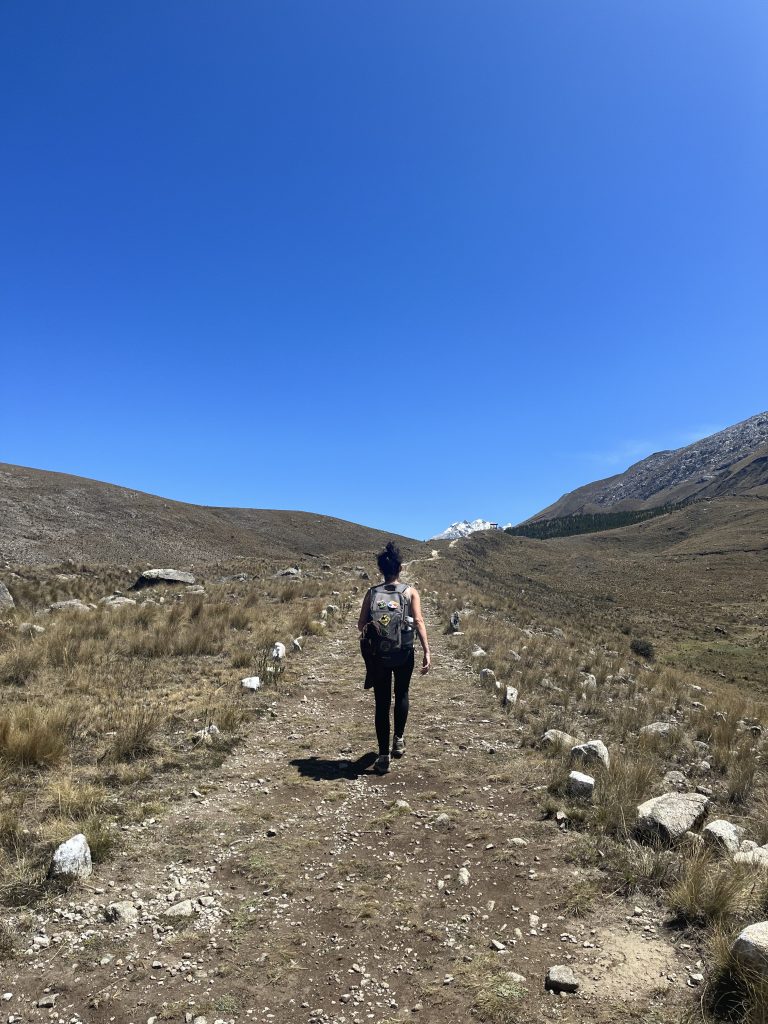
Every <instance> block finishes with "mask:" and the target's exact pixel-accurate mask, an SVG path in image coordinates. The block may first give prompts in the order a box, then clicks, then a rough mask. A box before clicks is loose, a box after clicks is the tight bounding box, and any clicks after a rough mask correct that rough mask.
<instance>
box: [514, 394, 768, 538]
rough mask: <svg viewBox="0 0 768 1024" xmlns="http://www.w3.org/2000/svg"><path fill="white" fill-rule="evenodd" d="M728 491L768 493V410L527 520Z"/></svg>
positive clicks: (661, 455) (650, 459)
mask: <svg viewBox="0 0 768 1024" xmlns="http://www.w3.org/2000/svg"><path fill="white" fill-rule="evenodd" d="M727 494H736V495H741V494H757V495H762V496H768V412H762V413H758V415H757V416H752V417H750V419H748V420H743V421H742V422H741V423H736V424H735V425H734V426H732V427H727V428H726V429H725V430H720V431H718V433H716V434H711V435H710V436H709V437H705V438H703V439H702V440H701V441H696V442H694V443H693V444H689V445H687V446H686V447H685V448H678V449H676V450H675V451H665V452H656V453H655V454H654V455H649V456H648V458H646V459H643V460H642V461H641V462H636V463H635V464H634V465H633V466H630V467H629V469H627V470H626V471H625V472H624V473H618V474H617V475H616V476H611V477H607V478H606V479H605V480H596V481H595V482H594V483H590V484H585V485H584V486H583V487H578V488H577V489H576V490H575V491H569V492H568V493H567V494H564V495H563V496H562V498H559V499H558V500H557V501H556V502H554V504H552V505H549V506H548V507H547V508H545V509H543V510H542V511H541V512H538V513H537V514H536V515H535V516H532V517H531V519H529V520H528V522H535V521H537V520H541V519H555V518H559V517H561V516H572V515H581V514H596V513H600V512H628V511H637V510H643V509H653V508H659V507H660V506H663V505H673V504H677V503H679V502H683V501H689V500H691V499H697V498H714V497H719V496H721V495H727Z"/></svg>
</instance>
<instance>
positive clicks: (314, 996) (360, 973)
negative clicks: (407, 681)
mask: <svg viewBox="0 0 768 1024" xmlns="http://www.w3.org/2000/svg"><path fill="white" fill-rule="evenodd" d="M430 612H431V609H430V607H429V604H428V602H427V608H426V615H427V623H428V626H429V628H430V638H431V641H432V646H433V654H434V663H435V668H434V672H433V674H431V675H430V676H428V677H426V678H422V677H421V676H418V675H415V676H414V680H413V684H412V701H411V717H410V720H409V724H408V729H407V731H406V736H407V740H408V748H407V754H406V757H405V758H404V759H403V760H402V761H400V762H395V764H394V768H393V771H392V772H391V774H390V775H388V776H385V777H383V778H379V777H378V776H376V775H374V774H372V772H371V765H372V763H373V760H374V757H375V743H374V735H373V698H372V694H371V693H370V692H365V691H363V689H362V671H361V669H362V662H361V660H360V658H359V652H358V648H357V642H356V629H355V620H356V610H353V611H352V612H351V613H350V614H349V616H348V619H347V621H345V622H344V623H343V624H342V625H341V626H340V627H339V628H337V629H335V630H333V631H329V633H328V635H326V636H323V637H322V638H319V639H318V640H316V641H313V642H312V645H310V647H309V649H308V650H307V651H305V653H304V654H302V655H299V656H297V657H296V658H294V659H292V662H291V667H290V668H289V672H288V677H289V678H288V684H289V685H288V689H289V693H288V694H287V695H285V694H281V696H280V697H279V699H277V696H276V694H275V693H274V692H273V693H272V694H270V693H269V692H268V691H267V692H266V693H263V694H260V695H257V696H256V697H255V699H256V700H257V701H260V702H261V705H260V706H261V709H262V714H261V715H260V716H259V717H258V718H257V720H256V721H255V722H254V725H253V727H252V729H251V730H250V731H249V735H248V737H247V739H246V741H245V742H244V743H243V744H242V745H241V746H239V747H238V748H237V749H236V750H235V751H234V752H233V753H232V754H231V755H230V756H229V757H228V758H227V760H226V761H225V763H224V765H223V766H222V768H221V769H219V770H217V771H215V772H213V773H212V774H211V776H210V778H209V779H208V780H207V784H206V785H203V784H202V783H201V782H199V781H198V782H197V783H194V782H193V783H192V784H191V785H190V789H191V788H192V785H197V787H198V789H197V792H198V794H199V795H197V796H195V795H189V796H187V797H186V798H185V799H183V800H181V801H180V802H178V803H177V804H176V805H175V806H174V807H173V808H172V809H171V810H170V811H169V812H168V813H166V814H164V815H163V816H162V817H158V818H157V819H150V820H149V821H148V822H143V823H142V824H141V825H139V826H135V827H130V828H127V829H126V830H124V832H123V839H124V845H123V850H122V852H120V853H118V855H117V856H116V857H115V858H114V859H113V861H111V862H110V863H109V864H107V865H104V866H102V867H100V868H99V869H98V870H97V871H96V872H95V873H94V876H93V878H92V879H91V880H90V882H91V884H90V885H87V886H81V887H79V888H77V889H75V890H72V891H71V892H70V893H68V894H66V895H64V896H62V897H61V898H60V899H58V900H57V901H56V903H55V904H54V906H53V909H52V911H47V912H46V913H45V914H41V915H40V921H39V928H40V930H41V932H42V931H45V935H46V936H47V940H49V941H50V945H47V944H46V940H45V937H44V938H43V940H42V942H41V944H38V946H37V947H36V951H34V952H32V953H29V954H27V955H22V956H21V957H19V958H17V959H16V960H14V961H12V962H11V964H10V971H9V976H8V977H6V978H4V979H3V980H2V984H1V986H0V994H1V993H2V991H5V990H7V991H9V992H12V993H13V997H12V999H11V1000H10V1001H8V1002H7V1003H3V1004H2V1009H1V1010H0V1019H1V1020H6V1019H8V1020H16V1021H32V1020H51V1019H57V1018H59V1019H61V1020H65V1021H69V1022H76V1021H89V1022H90V1021H93V1022H95V1024H99V1022H118V1024H122V1022H126V1024H128V1022H133V1024H146V1022H148V1021H151V1020H152V1018H156V1020H157V1021H158V1022H159V1021H165V1020H168V1021H184V1020H185V1015H191V1016H187V1019H189V1020H191V1019H193V1018H197V1017H198V1016H204V1017H205V1018H206V1020H207V1021H208V1024H213V1022H214V1021H227V1022H229V1021H237V1022H240V1021H259V1022H265V1024H266V1022H277V1024H283V1022H285V1024H287V1022H292V1024H293V1022H302V1024H312V1022H314V1024H317V1022H335V1024H351V1022H360V1024H363V1022H365V1024H367V1022H369V1021H371V1022H374V1024H383V1022H389V1021H395V1020H407V1019H411V1018H413V1019H418V1020H419V1021H426V1022H436V1021H440V1022H441V1024H444V1022H445V1021H462V1020H468V1019H470V1017H471V1015H472V1013H473V1009H472V1008H473V1006H476V1005H480V1006H485V1007H486V1012H488V1013H490V1010H489V1009H488V1008H489V1007H491V1006H496V1005H497V1004H498V1001H499V999H500V998H501V999H502V1000H506V1005H507V1008H508V1010H509V1007H510V1006H514V1005H519V1012H520V1014H521V1019H524V1020H526V1021H537V1020H545V1019H546V1020H550V1019H558V1020H561V1021H581V1020H587V1019H589V1020H591V1021H596V1020H598V1021H600V1020H604V1021H612V1020H616V1019H618V1017H619V1016H622V1017H623V1018H624V1019H629V1020H632V1019H636V1020H644V1021H651V1020H659V1021H662V1020H669V1019H670V1018H669V1016H668V1015H667V1014H668V1010H669V1007H670V1004H671V1002H672V1003H673V1002H674V1001H676V999H677V993H679V992H683V991H684V983H685V977H686V974H685V970H684V968H685V966H686V965H688V964H689V963H690V959H691V958H695V956H694V954H693V952H692V951H690V950H686V949H678V950H674V949H673V948H672V946H671V945H670V944H669V942H668V941H667V940H666V939H662V938H661V937H660V929H658V927H657V925H658V918H657V917H656V918H654V913H655V911H654V910H653V908H652V907H651V906H650V905H648V906H647V907H645V910H646V911H647V913H646V915H645V916H643V917H642V919H641V921H640V922H633V923H630V922H627V921H626V917H627V916H629V917H631V916H632V914H633V908H632V906H629V907H627V906H625V905H624V904H623V903H622V902H621V901H620V900H608V901H606V900H604V899H603V898H602V897H600V898H599V899H598V906H597V909H596V911H595V912H594V913H593V915H592V917H586V918H583V919H581V920H574V919H568V918H567V917H566V916H565V914H564V911H563V908H564V906H566V905H567V904H568V899H567V896H568V893H569V891H570V890H571V889H572V888H573V887H574V886H577V885H579V884H580V883H581V882H583V879H584V878H585V876H586V874H587V872H586V871H585V870H584V869H580V868H578V867H576V866H575V865H574V864H573V863H568V859H567V854H568V852H569V850H570V849H571V848H572V843H573V840H572V837H570V836H568V835H566V834H563V833H561V832H559V831H558V830H557V828H556V827H555V826H554V825H553V824H552V823H551V822H545V821H542V820H541V813H540V810H539V807H538V804H537V793H536V791H535V787H537V786H539V787H540V786H541V785H542V784H543V782H544V781H545V779H546V769H545V767H544V766H543V765H542V763H541V762H540V760H539V759H538V757H537V756H536V755H535V754H532V753H531V752H530V751H521V750H519V749H518V747H517V742H516V729H515V722H514V719H512V718H509V717H508V716H507V715H506V714H505V713H504V711H503V709H501V708H500V707H499V706H498V705H496V703H495V702H494V701H493V699H492V698H491V696H490V695H489V694H488V692H487V691H486V690H483V689H482V688H481V687H480V686H479V684H478V683H477V681H476V671H474V669H473V668H472V667H470V666H468V665H466V664H465V663H462V662H461V661H460V660H459V659H458V658H457V657H456V656H455V655H454V653H453V651H452V643H453V641H452V640H451V638H450V637H446V636H444V635H442V634H441V633H440V630H439V628H438V625H437V623H435V622H434V621H431V619H430ZM397 801H405V802H406V805H405V806H398V804H397ZM441 815H444V816H447V817H440V816H441ZM462 868H465V869H466V870H467V871H468V878H466V876H465V881H466V884H462V879H461V877H460V872H461V869H462ZM186 900H190V901H192V902H191V904H187V903H185V902H184V901H186ZM113 902H118V903H120V904H123V905H124V906H123V910H122V913H123V914H124V915H125V916H127V918H131V917H132V916H133V914H134V913H136V914H137V919H136V920H134V921H131V920H117V921H115V922H113V923H107V922H106V921H105V917H104V908H105V907H106V905H107V904H110V903H113ZM179 905H180V908H179ZM169 908H176V909H177V911H178V912H179V913H186V912H189V913H190V915H191V916H189V917H173V918H169V917H168V916H166V911H167V910H168V909H169ZM529 915H536V917H538V918H539V920H538V921H537V920H536V917H529ZM638 924H642V925H643V927H639V926H638ZM563 936H565V937H563ZM493 940H495V941H496V942H497V943H499V944H501V946H502V947H503V948H502V949H501V950H500V951H495V950H494V949H493V948H492V947H491V943H492V941H493ZM628 961H629V962H631V963H632V965H633V966H632V969H630V970H628V969H627V968H626V966H625V967H623V969H622V970H621V971H618V972H616V967H617V965H621V964H626V963H627V962H628ZM569 963H570V964H571V965H572V966H573V967H574V968H575V970H576V972H577V974H578V975H579V977H580V978H581V979H582V981H583V985H582V990H583V991H582V993H581V994H579V995H577V996H574V997H569V998H567V999H566V998H557V997H554V996H552V995H549V994H545V993H544V992H543V978H544V975H545V973H546V970H547V968H548V967H549V966H550V965H552V964H569ZM507 971H514V972H517V973H519V974H520V975H524V976H525V978H526V981H525V983H522V982H519V981H518V982H515V981H512V980H510V978H509V977H508V976H506V975H505V974H504V972H507ZM668 976H672V978H673V979H674V980H672V981H669V980H668ZM616 978H618V982H617V981H616ZM505 986H506V987H505ZM46 989H50V990H51V994H56V999H55V1009H54V1010H50V1009H44V1008H38V1007H36V1005H35V1004H36V1003H37V1001H38V1000H39V999H40V998H41V997H42V996H43V994H44V992H45V990H46ZM666 989H669V990H670V992H669V993H668V994H667V995H666V996H664V995H663V993H664V991H665V990H666ZM499 993H501V995H499ZM654 993H655V995H654ZM652 995H654V998H657V999H658V1000H661V1001H660V1002H658V1004H657V1009H650V1008H649V1002H648V1000H649V998H651V996H652ZM665 999H666V1004H665V1003H664V1000H665ZM494 1000H495V1002H494ZM5 1013H7V1014H9V1015H10V1016H7V1017H5V1016H3V1014H5ZM656 1013H658V1017H657V1016H655V1014H656ZM491 1019H493V1018H491ZM497 1019H503V1018H500V1017H499V1018H497ZM506 1019H507V1020H510V1021H511V1020H513V1019H514V1018H513V1017H511V1016H510V1017H507V1018H506Z"/></svg>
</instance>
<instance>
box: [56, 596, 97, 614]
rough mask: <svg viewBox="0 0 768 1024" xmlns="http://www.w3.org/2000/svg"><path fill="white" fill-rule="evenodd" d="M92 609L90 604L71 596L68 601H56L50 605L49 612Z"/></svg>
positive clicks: (86, 610) (87, 610)
mask: <svg viewBox="0 0 768 1024" xmlns="http://www.w3.org/2000/svg"><path fill="white" fill-rule="evenodd" d="M91 610H92V609H91V606H90V605H89V604H84V603H83V602H82V601H78V599H77V598H76V597H73V598H70V599H69V600H68V601H54V602H53V604H49V605H48V611H49V612H89V611H91Z"/></svg>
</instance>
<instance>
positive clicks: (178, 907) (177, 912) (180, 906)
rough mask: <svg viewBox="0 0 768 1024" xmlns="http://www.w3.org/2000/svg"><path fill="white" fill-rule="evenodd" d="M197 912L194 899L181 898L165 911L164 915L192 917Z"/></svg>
mask: <svg viewBox="0 0 768 1024" xmlns="http://www.w3.org/2000/svg"><path fill="white" fill-rule="evenodd" d="M194 912H195V905H194V903H193V902H192V900H181V901H180V902H179V903H174V904H172V905H171V906H170V907H168V909H167V910H165V911H163V916H164V917H192V915H193V914H194Z"/></svg>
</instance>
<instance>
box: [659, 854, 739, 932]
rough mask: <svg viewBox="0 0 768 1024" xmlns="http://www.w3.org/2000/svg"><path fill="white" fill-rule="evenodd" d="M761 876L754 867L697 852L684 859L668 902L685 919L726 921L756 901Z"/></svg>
mask: <svg viewBox="0 0 768 1024" xmlns="http://www.w3.org/2000/svg"><path fill="white" fill-rule="evenodd" d="M758 877H759V875H756V873H755V871H754V869H751V870H746V871H745V870H742V869H740V868H739V867H738V866H736V865H734V864H731V863H722V862H718V861H715V860H714V858H712V857H711V856H709V855H708V854H707V853H703V852H697V853H695V854H694V855H693V856H692V857H690V858H689V859H688V860H687V861H686V862H684V864H683V867H682V871H681V873H680V877H679V878H678V879H677V881H676V882H675V883H674V884H673V885H672V887H671V888H670V889H669V891H668V893H667V896H666V899H667V903H668V904H669V907H670V909H671V910H672V912H673V913H674V914H676V915H677V917H678V918H679V919H680V920H681V921H684V922H685V923H688V924H703V925H709V924H718V925H723V924H727V923H728V922H730V921H732V920H734V919H736V918H738V917H739V916H740V915H742V914H745V913H746V912H748V911H749V910H750V909H751V908H752V907H753V906H754V905H755V901H756V897H757V890H756V882H757V880H758Z"/></svg>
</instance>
